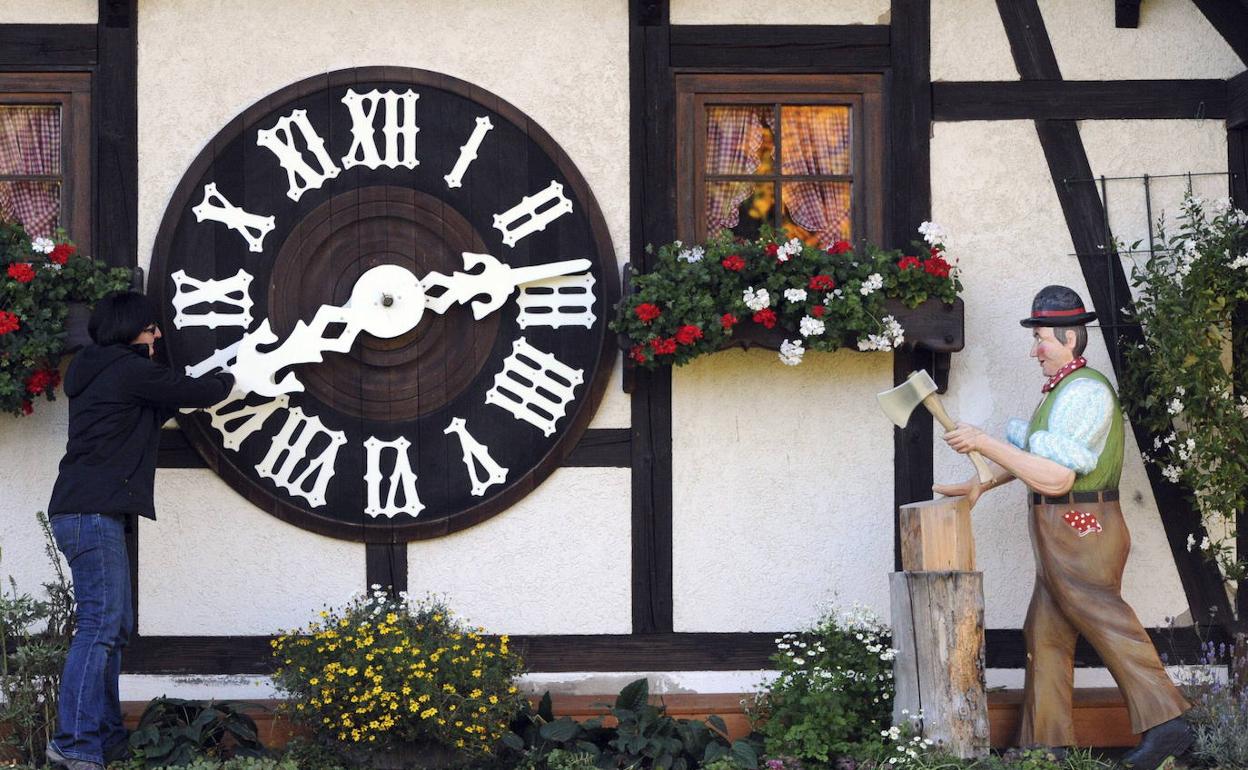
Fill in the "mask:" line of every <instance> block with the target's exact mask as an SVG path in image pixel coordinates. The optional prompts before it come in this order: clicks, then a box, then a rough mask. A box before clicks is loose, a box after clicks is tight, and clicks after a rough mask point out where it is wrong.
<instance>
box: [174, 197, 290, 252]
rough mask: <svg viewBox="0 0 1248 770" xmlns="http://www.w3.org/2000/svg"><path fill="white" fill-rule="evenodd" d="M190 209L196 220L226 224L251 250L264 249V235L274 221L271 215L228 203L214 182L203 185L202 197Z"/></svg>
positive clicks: (270, 229)
mask: <svg viewBox="0 0 1248 770" xmlns="http://www.w3.org/2000/svg"><path fill="white" fill-rule="evenodd" d="M191 211H193V212H195V221H196V222H203V221H204V220H205V219H211V220H212V221H213V222H220V223H222V224H224V225H227V226H228V227H229V228H230V229H231V230H234V231H235V232H237V233H238V234H239V235H241V236H243V238H245V239H246V240H247V246H248V248H250V249H251V250H252V251H264V236H266V235H268V234H269V232H270V231H272V229H273V227H274V221H275V220H274V218H273V217H271V216H268V217H262V216H260V215H259V214H251V213H248V212H246V211H243V210H242V209H240V208H239V207H238V206H235V205H234V204H233V203H230V202H229V201H228V200H226V199H225V196H224V195H222V194H221V193H219V192H217V183H216V182H213V183H211V184H206V185H204V199H203V200H202V201H200V202H199V205H197V206H195V207H194V208H192V209H191Z"/></svg>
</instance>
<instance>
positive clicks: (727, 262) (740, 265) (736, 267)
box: [719, 254, 745, 273]
mask: <svg viewBox="0 0 1248 770" xmlns="http://www.w3.org/2000/svg"><path fill="white" fill-rule="evenodd" d="M719 264H721V265H723V266H724V269H725V270H731V271H733V272H734V273H736V272H740V271H741V270H742V269H744V268H745V260H744V259H742V258H741V255H740V254H729V255H728V256H726V257H724V258H723V260H722V261H720V263H719Z"/></svg>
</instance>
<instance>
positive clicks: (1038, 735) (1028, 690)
mask: <svg viewBox="0 0 1248 770" xmlns="http://www.w3.org/2000/svg"><path fill="white" fill-rule="evenodd" d="M1072 509H1074V510H1078V511H1083V512H1086V513H1091V514H1094V515H1095V516H1096V518H1097V519H1098V520H1099V522H1100V524H1101V527H1102V531H1101V532H1092V533H1089V534H1087V535H1085V536H1084V537H1080V536H1079V533H1078V532H1076V531H1075V529H1074V528H1073V527H1072V526H1070V525H1069V524H1067V523H1066V521H1065V519H1063V518H1062V517H1063V516H1064V515H1065V514H1066V512H1068V511H1070V510H1072ZM1030 528H1031V546H1032V551H1033V552H1034V553H1035V557H1036V587H1035V590H1034V592H1033V593H1032V596H1031V606H1030V607H1029V608H1028V610H1027V621H1026V623H1025V625H1024V626H1023V635H1024V637H1025V638H1026V641H1027V677H1026V684H1025V685H1024V690H1023V718H1022V725H1021V726H1020V729H1019V739H1018V741H1019V743H1018V745H1020V746H1073V745H1074V743H1075V729H1074V719H1073V717H1072V714H1071V709H1072V696H1073V691H1074V680H1075V670H1074V654H1075V640H1076V639H1077V638H1078V637H1079V636H1083V637H1084V638H1085V639H1087V640H1088V641H1089V642H1090V643H1091V644H1092V647H1093V648H1095V649H1096V652H1097V654H1098V655H1100V656H1101V660H1102V661H1104V662H1105V666H1106V667H1107V668H1108V669H1109V672H1110V673H1111V674H1112V675H1113V677H1114V681H1116V682H1117V683H1118V688H1119V689H1120V690H1121V691H1122V694H1123V697H1124V698H1126V701H1127V712H1128V714H1129V715H1130V717H1131V729H1132V731H1134V732H1136V733H1140V732H1143V731H1145V730H1147V729H1148V728H1150V727H1153V726H1154V725H1158V724H1161V723H1162V722H1165V721H1168V720H1170V719H1172V718H1174V717H1176V716H1178V715H1180V714H1182V713H1183V712H1185V711H1187V709H1188V708H1189V705H1188V703H1187V701H1186V700H1184V699H1183V696H1182V695H1181V694H1180V693H1179V691H1178V688H1176V687H1175V686H1174V683H1173V682H1171V681H1170V677H1169V675H1168V674H1166V671H1165V669H1164V668H1163V667H1162V665H1161V660H1160V659H1159V658H1158V656H1157V650H1156V648H1155V647H1153V643H1152V640H1151V639H1149V637H1148V634H1147V633H1145V631H1144V628H1143V626H1141V625H1140V621H1139V619H1138V618H1136V616H1135V612H1134V611H1133V610H1132V609H1131V607H1130V606H1129V605H1128V604H1127V603H1126V602H1125V601H1123V599H1122V571H1123V568H1124V567H1125V566H1126V563H1127V553H1128V552H1129V551H1130V550H1131V535H1130V533H1129V532H1127V526H1126V522H1125V521H1124V520H1123V518H1122V509H1121V508H1120V507H1119V505H1118V503H1117V502H1106V503H1071V504H1063V505H1034V506H1032V517H1031V527H1030Z"/></svg>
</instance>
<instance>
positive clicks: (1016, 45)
mask: <svg viewBox="0 0 1248 770" xmlns="http://www.w3.org/2000/svg"><path fill="white" fill-rule="evenodd" d="M997 10H998V11H999V12H1000V14H1001V22H1002V23H1003V24H1004V25H1005V36H1006V37H1007V38H1008V39H1009V41H1010V52H1011V53H1012V54H1013V55H1014V66H1015V67H1016V68H1018V74H1019V77H1021V78H1022V79H1023V80H1061V79H1062V71H1061V69H1060V68H1058V66H1057V56H1056V55H1055V54H1054V53H1053V44H1052V42H1051V41H1050V40H1049V33H1048V30H1046V29H1045V27H1044V17H1043V16H1042V15H1040V6H1039V5H1037V4H1036V2H1035V0H997Z"/></svg>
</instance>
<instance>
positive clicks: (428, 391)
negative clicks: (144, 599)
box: [149, 67, 619, 540]
mask: <svg viewBox="0 0 1248 770" xmlns="http://www.w3.org/2000/svg"><path fill="white" fill-rule="evenodd" d="M535 275H540V276H541V277H540V278H539V279H537V280H531V279H532V278H533V276H535ZM616 275H617V268H616V260H615V252H614V249H613V248H612V245H611V241H610V238H609V236H608V234H607V228H606V225H605V223H604V221H603V218H602V215H601V212H600V211H599V209H598V206H597V204H596V202H595V201H594V198H593V195H592V194H591V193H590V191H589V187H588V185H587V184H586V183H585V180H584V179H583V178H582V177H581V175H580V174H579V172H578V171H577V169H576V168H575V167H574V166H573V165H572V163H571V161H570V160H569V159H568V157H567V155H566V154H565V153H564V152H563V151H562V150H561V149H560V148H559V147H558V146H557V145H556V144H555V143H554V141H553V140H552V139H551V138H550V137H549V136H548V135H547V134H546V133H545V132H544V131H543V130H542V129H541V128H540V127H538V126H537V125H536V124H534V123H533V122H532V121H530V120H529V119H528V118H527V117H525V116H524V115H523V114H522V113H521V112H519V111H518V110H517V109H516V108H514V107H512V106H511V105H509V104H507V103H506V102H504V101H502V100H501V99H499V98H497V97H495V96H493V95H492V94H490V93H488V92H486V91H484V90H482V89H480V88H478V87H475V86H472V85H471V84H468V83H465V82H463V81H459V80H456V79H454V78H450V77H447V76H444V75H440V74H436V73H431V72H426V71H421V70H412V69H403V68H390V67H386V68H363V69H353V70H344V71H340V72H334V73H329V74H327V75H323V76H318V77H315V78H311V79H308V80H305V81H302V82H300V83H296V84H294V85H292V86H290V87H288V88H285V89H283V90H281V91H279V92H277V93H275V94H272V95H271V96H269V97H267V98H265V99H262V100H261V101H260V102H258V103H257V104H255V105H253V106H252V107H251V108H249V109H248V110H246V111H245V112H244V113H243V114H241V115H239V116H238V117H237V118H235V119H234V120H233V121H231V122H230V123H229V124H228V125H226V126H225V127H224V128H223V129H221V131H220V132H219V133H218V134H217V136H216V137H214V138H213V139H212V141H211V142H209V143H208V145H207V146H206V147H205V149H204V150H203V151H202V152H201V153H200V155H199V157H198V158H196V160H195V162H194V163H193V164H192V165H191V167H190V169H188V171H187V172H186V174H185V175H184V176H183V178H182V181H181V183H180V184H179V186H178V188H177V190H176V191H175V193H174V195H173V197H172V199H171V201H170V203H169V206H168V208H167V210H166V212H165V216H164V219H163V221H162V224H161V227H160V231H159V233H158V236H157V240H156V247H155V252H154V254H153V258H152V272H151V278H150V281H149V291H151V293H152V294H153V295H154V297H155V298H156V300H157V301H158V303H159V306H160V308H161V312H162V319H161V320H162V329H163V330H164V334H165V345H166V350H167V354H168V357H169V360H170V363H171V365H173V366H174V367H175V368H177V369H179V370H184V371H187V372H189V373H191V374H202V373H204V372H207V371H213V370H219V369H222V368H225V367H233V368H234V369H235V371H236V373H238V374H239V375H240V380H245V381H248V382H251V381H252V380H255V381H256V382H261V383H263V384H262V386H261V387H259V388H257V390H256V392H251V393H248V394H246V395H242V394H238V393H236V394H234V395H233V396H232V397H231V398H230V399H227V401H225V402H223V403H222V404H218V405H217V406H215V407H213V408H212V409H210V410H206V411H203V412H196V413H190V414H184V415H182V416H180V417H179V422H180V423H181V425H182V428H183V430H184V431H185V432H186V434H187V436H188V438H189V440H190V441H191V443H192V444H193V445H194V446H195V448H196V449H197V450H198V451H199V452H200V454H201V455H203V457H204V459H205V461H206V462H207V464H208V465H209V467H211V468H213V469H214V470H215V471H216V472H217V473H218V474H219V475H220V476H221V477H222V478H223V479H225V481H226V482H227V483H229V484H230V485H231V486H232V487H233V488H234V489H235V490H237V491H238V492H240V493H241V494H243V495H244V496H245V497H247V498H248V499H249V500H251V501H252V502H253V503H255V504H256V505H258V506H260V507H261V508H263V509H264V510H265V511H267V512H269V513H271V514H273V515H274V516H277V517H279V518H281V519H283V520H286V521H288V522H290V523H293V524H296V525H298V526H300V527H304V528H306V529H310V530H313V531H316V532H320V533H323V534H328V535H332V536H336V537H342V538H349V539H356V540H377V539H381V538H384V539H387V540H410V539H421V538H429V537H436V536H439V535H442V534H446V533H448V532H453V531H456V530H459V529H462V528H464V527H467V526H471V525H472V524H475V523H477V522H480V521H482V520H484V519H486V518H488V517H490V516H492V515H495V514H497V513H499V512H500V511H502V510H504V509H506V508H507V507H508V506H510V505H511V504H513V503H514V502H515V501H517V500H518V499H520V498H521V497H523V496H524V495H525V494H527V493H528V492H530V491H532V489H533V488H535V487H536V486H537V485H538V484H539V483H541V482H542V480H543V479H545V478H546V477H547V476H548V475H550V473H551V472H552V471H553V470H554V469H555V468H557V467H559V465H560V464H561V462H562V460H563V459H564V457H565V456H566V455H567V453H568V452H569V451H571V449H572V447H573V446H574V445H575V443H576V441H577V440H578V439H579V438H580V436H581V435H582V434H583V433H584V430H585V428H586V426H587V425H588V424H589V420H590V418H591V417H592V415H593V413H594V411H595V409H596V408H597V405H598V402H599V401H600V400H601V397H602V394H603V391H604V389H605V386H606V382H607V378H608V376H609V373H610V368H611V366H612V364H613V362H614V360H615V356H616V353H615V350H614V346H613V340H612V337H611V335H610V333H609V332H608V330H607V326H606V324H607V321H608V313H609V312H610V308H611V307H612V306H613V305H614V304H615V302H616V301H617V299H618V294H619V288H618V282H617V278H616ZM318 358H319V359H320V360H317V359H318ZM279 364H285V365H281V366H279Z"/></svg>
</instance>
